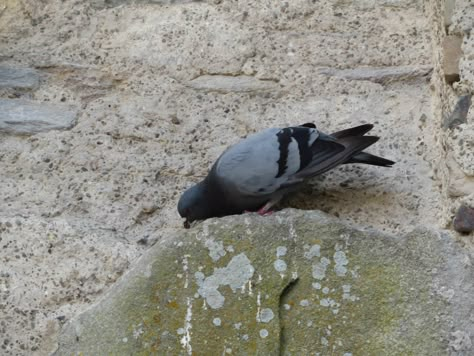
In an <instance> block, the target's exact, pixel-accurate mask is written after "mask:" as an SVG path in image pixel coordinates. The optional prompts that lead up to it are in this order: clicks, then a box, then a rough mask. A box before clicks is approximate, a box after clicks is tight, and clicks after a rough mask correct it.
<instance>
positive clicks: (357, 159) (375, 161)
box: [344, 152, 395, 167]
mask: <svg viewBox="0 0 474 356" xmlns="http://www.w3.org/2000/svg"><path fill="white" fill-rule="evenodd" d="M344 163H364V164H370V165H372V166H380V167H392V165H394V164H395V162H394V161H391V160H389V159H385V158H383V157H379V156H375V155H373V154H370V153H367V152H360V153H358V154H356V155H355V156H353V157H351V158H350V159H349V160H347V161H346V162H344Z"/></svg>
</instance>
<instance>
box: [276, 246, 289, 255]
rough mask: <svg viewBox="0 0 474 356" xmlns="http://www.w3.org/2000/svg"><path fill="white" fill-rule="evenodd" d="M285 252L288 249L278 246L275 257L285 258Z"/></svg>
mask: <svg viewBox="0 0 474 356" xmlns="http://www.w3.org/2000/svg"><path fill="white" fill-rule="evenodd" d="M287 251H288V249H287V248H286V247H285V246H278V247H277V252H276V256H277V257H281V256H285V255H286V252H287Z"/></svg>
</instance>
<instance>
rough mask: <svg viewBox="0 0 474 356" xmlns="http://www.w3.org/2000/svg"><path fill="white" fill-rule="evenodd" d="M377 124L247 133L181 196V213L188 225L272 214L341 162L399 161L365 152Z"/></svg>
mask: <svg viewBox="0 0 474 356" xmlns="http://www.w3.org/2000/svg"><path fill="white" fill-rule="evenodd" d="M372 128H373V125H372V124H364V125H360V126H357V127H352V128H349V129H346V130H342V131H338V132H335V133H332V134H330V135H327V134H324V133H323V132H321V131H319V130H317V128H316V126H315V125H314V124H313V123H306V124H303V125H299V126H294V127H286V128H269V129H265V130H263V131H260V132H257V133H255V134H252V135H249V136H247V137H246V138H244V139H243V140H241V141H240V142H238V143H237V144H235V145H233V146H230V147H229V148H228V149H227V150H225V151H224V153H222V155H221V156H220V157H219V158H218V159H217V161H216V162H215V163H214V165H213V166H212V168H211V170H210V171H209V174H208V175H207V176H206V178H204V180H202V181H201V182H199V183H197V184H196V185H194V186H192V187H191V188H189V189H187V190H186V191H185V192H184V193H183V194H182V195H181V197H180V199H179V202H178V212H179V214H180V215H181V217H183V218H185V219H186V220H185V222H184V226H185V227H189V226H190V223H191V222H193V221H195V220H205V219H208V218H211V217H222V216H226V215H234V214H242V213H243V212H251V211H258V213H259V214H261V215H265V214H268V213H269V212H270V209H271V208H272V207H273V206H274V205H275V204H277V203H278V202H279V201H280V200H281V199H282V198H283V196H285V195H287V194H289V193H291V192H293V191H295V190H297V189H298V188H299V187H300V186H301V184H302V183H303V182H304V181H305V180H307V179H309V178H312V177H314V176H317V175H320V174H322V173H324V172H327V171H329V170H330V169H332V168H335V167H336V166H339V165H341V164H347V163H365V164H370V165H374V166H381V167H391V166H392V165H393V164H394V163H395V162H393V161H390V160H388V159H385V158H382V157H378V156H375V155H372V154H370V153H367V152H364V150H365V149H366V148H367V147H369V146H370V145H372V144H374V143H375V142H377V141H378V140H379V137H376V136H364V135H365V134H366V133H367V132H369V131H370V130H371V129H372Z"/></svg>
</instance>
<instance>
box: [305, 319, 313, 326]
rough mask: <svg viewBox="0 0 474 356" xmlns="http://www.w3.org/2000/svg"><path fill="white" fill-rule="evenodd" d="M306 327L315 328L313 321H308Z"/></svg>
mask: <svg viewBox="0 0 474 356" xmlns="http://www.w3.org/2000/svg"><path fill="white" fill-rule="evenodd" d="M306 326H307V327H308V328H309V327H311V326H313V321H312V320H310V321H308V322H307V323H306Z"/></svg>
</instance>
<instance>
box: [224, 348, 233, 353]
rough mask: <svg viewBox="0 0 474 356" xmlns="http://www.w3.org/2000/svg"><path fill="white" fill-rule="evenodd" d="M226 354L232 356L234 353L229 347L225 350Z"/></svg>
mask: <svg viewBox="0 0 474 356" xmlns="http://www.w3.org/2000/svg"><path fill="white" fill-rule="evenodd" d="M225 353H226V354H228V355H230V354H231V353H232V349H231V348H229V347H228V348H226V349H225Z"/></svg>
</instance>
